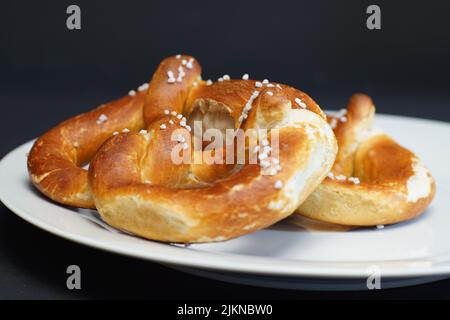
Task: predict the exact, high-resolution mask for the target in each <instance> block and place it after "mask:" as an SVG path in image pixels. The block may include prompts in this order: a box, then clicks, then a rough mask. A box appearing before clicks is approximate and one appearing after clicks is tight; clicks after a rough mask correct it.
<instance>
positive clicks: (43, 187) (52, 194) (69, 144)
mask: <svg viewBox="0 0 450 320" xmlns="http://www.w3.org/2000/svg"><path fill="white" fill-rule="evenodd" d="M144 97H145V92H140V91H139V92H137V93H135V94H134V95H128V96H125V97H122V98H120V99H118V100H115V101H113V102H110V103H107V104H104V105H101V106H100V107H98V108H97V109H95V110H93V111H90V112H87V113H83V114H81V115H78V116H76V117H73V118H71V119H69V120H67V121H64V122H62V123H61V124H59V125H58V126H56V127H55V128H53V129H51V130H50V131H48V132H47V133H45V134H44V135H42V136H41V137H40V138H39V139H38V140H37V141H36V142H35V144H34V145H33V148H32V149H31V151H30V154H29V156H28V171H29V174H30V177H31V180H32V182H33V184H34V185H35V186H36V187H37V188H38V189H39V190H40V191H41V192H42V193H43V194H44V195H46V196H47V197H49V198H50V199H52V200H54V201H56V202H59V203H62V204H66V205H71V206H75V207H82V208H94V202H93V199H92V195H91V192H90V189H89V185H88V180H87V171H86V170H84V169H83V168H81V166H82V165H84V164H86V163H88V162H89V161H90V160H91V158H92V157H93V155H94V154H95V152H96V151H97V149H98V148H99V147H100V145H101V144H102V143H103V142H104V141H105V140H106V139H107V138H109V137H110V136H111V134H112V133H113V132H114V131H121V130H123V129H125V128H127V129H128V130H138V129H140V128H142V127H143V126H144V123H143V117H142V108H143V102H144Z"/></svg>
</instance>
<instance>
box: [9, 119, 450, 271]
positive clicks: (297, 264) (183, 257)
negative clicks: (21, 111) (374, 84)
mask: <svg viewBox="0 0 450 320" xmlns="http://www.w3.org/2000/svg"><path fill="white" fill-rule="evenodd" d="M377 117H379V118H391V119H392V118H402V119H403V120H412V121H419V122H432V123H436V122H437V123H439V124H440V125H445V126H446V127H449V129H450V124H449V123H448V122H444V121H438V120H431V119H420V118H414V117H407V116H400V115H389V114H377ZM34 141H35V139H33V140H30V141H28V142H25V143H23V144H21V145H19V146H18V147H16V148H14V149H13V150H11V151H10V152H8V153H7V154H6V155H5V156H4V157H3V158H2V159H1V160H0V173H1V172H2V171H3V169H2V168H3V167H4V166H5V163H6V162H7V161H8V159H9V158H10V157H11V156H13V155H15V154H16V153H18V152H20V151H21V150H22V149H29V148H30V147H31V145H32V143H33V142H34ZM0 201H1V202H2V203H3V204H4V205H5V206H6V207H7V208H8V209H9V210H10V211H12V212H13V213H14V214H16V215H17V216H19V217H20V218H22V219H23V220H25V221H27V222H28V223H30V224H32V225H34V226H36V227H38V228H40V229H42V230H45V231H47V232H49V233H51V234H54V235H56V236H59V237H61V238H64V239H66V240H70V241H73V242H75V243H78V244H82V245H86V246H88V247H92V248H96V249H101V250H105V251H108V252H112V253H116V254H121V255H125V256H129V257H134V258H139V259H144V260H150V261H154V262H158V263H162V264H171V265H176V266H186V267H191V268H199V269H206V270H215V271H225V272H237V273H249V274H259V275H272V276H277V277H319V278H334V279H336V278H341V279H345V278H349V279H350V278H351V279H355V278H367V276H368V275H369V273H367V270H366V269H367V267H368V266H373V265H380V264H381V266H380V268H381V275H382V277H396V278H406V277H412V276H413V277H420V276H434V275H449V274H450V259H449V260H446V261H441V262H439V263H438V264H433V263H431V265H427V266H426V267H425V266H423V267H418V266H415V267H411V268H406V269H405V268H392V267H391V266H389V264H391V263H392V262H395V261H393V260H390V261H381V262H380V261H367V262H361V261H347V262H334V263H330V262H322V261H305V260H287V259H278V260H277V261H278V262H280V261H290V262H291V263H290V264H289V266H284V268H280V263H278V264H270V263H269V264H266V265H265V264H261V262H269V261H271V260H274V259H273V258H267V257H258V256H251V255H242V254H233V253H224V252H211V251H202V250H192V249H188V248H180V247H176V246H171V245H168V244H163V243H158V242H155V241H151V240H144V241H148V242H149V243H151V244H152V245H155V246H166V248H165V249H168V250H166V251H169V252H168V253H166V254H164V255H161V254H154V253H153V252H152V250H148V251H147V252H145V254H142V252H140V253H139V252H137V251H130V250H127V248H126V247H114V246H112V245H109V244H108V243H106V242H104V241H97V240H96V239H92V238H88V237H85V236H82V235H79V234H76V233H74V232H66V231H64V230H60V229H58V228H56V227H53V226H51V225H48V224H47V223H45V222H42V221H41V220H39V219H38V218H36V217H35V216H33V215H32V214H29V213H27V212H26V211H25V210H22V209H21V208H18V207H17V206H16V205H15V204H13V203H11V202H10V201H9V200H8V199H6V198H5V196H4V194H3V192H0ZM48 201H49V202H50V203H51V204H52V205H55V206H60V205H58V204H56V203H52V202H51V201H50V200H48ZM73 214H74V213H73ZM80 219H84V218H82V217H80ZM104 231H105V232H108V233H109V231H106V230H104ZM172 251H173V253H175V254H171V253H170V252H172ZM186 253H188V254H186ZM198 255H201V256H203V257H204V259H198V260H197V258H198V257H195V256H198ZM236 257H238V258H237V259H250V260H252V261H244V263H240V264H238V265H235V264H234V261H233V260H234V259H236ZM208 258H210V259H208ZM218 258H219V259H218ZM200 260H201V262H199V261H200ZM400 260H401V261H402V262H403V263H406V262H411V263H417V262H419V263H420V262H423V259H411V260H407V259H400ZM421 260H422V261H421ZM224 262H227V263H224ZM386 262H387V263H386ZM428 262H429V261H428ZM344 263H348V264H351V265H353V266H351V267H350V266H346V267H338V266H337V265H338V264H344ZM309 264H310V265H311V266H308V265H309ZM319 264H323V265H326V267H323V266H322V267H319V266H318V265H319Z"/></svg>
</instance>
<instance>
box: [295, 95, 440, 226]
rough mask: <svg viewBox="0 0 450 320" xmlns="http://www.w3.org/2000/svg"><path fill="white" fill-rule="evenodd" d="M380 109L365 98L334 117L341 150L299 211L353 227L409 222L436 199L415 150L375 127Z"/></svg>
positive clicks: (332, 121) (355, 99)
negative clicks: (323, 178) (376, 115)
mask: <svg viewBox="0 0 450 320" xmlns="http://www.w3.org/2000/svg"><path fill="white" fill-rule="evenodd" d="M374 113H375V107H374V105H373V102H372V100H371V99H370V98H369V97H368V96H366V95H364V94H355V95H353V96H352V97H351V98H350V101H349V104H348V107H347V110H343V112H342V113H341V114H340V115H338V116H337V117H331V116H330V117H329V118H328V122H329V123H330V125H331V126H332V127H333V128H334V132H335V134H336V138H337V141H338V146H339V151H338V154H337V157H336V161H335V163H334V165H333V168H332V170H331V171H330V173H329V174H328V177H327V178H326V179H325V180H324V181H323V182H322V184H321V185H320V186H319V187H318V188H317V189H316V190H315V191H314V192H313V193H312V194H311V195H310V196H309V197H308V199H306V200H305V202H304V203H302V205H301V206H300V207H299V208H298V209H297V212H298V213H300V214H301V215H304V216H306V217H309V218H312V219H316V220H319V221H324V222H329V223H335V224H340V225H349V226H374V225H384V224H392V223H397V222H400V221H404V220H408V219H411V218H414V217H416V216H417V215H419V214H420V213H422V212H423V211H424V210H425V209H426V208H427V206H428V205H429V204H430V202H431V200H432V199H433V197H434V194H435V182H434V179H433V177H432V176H431V174H430V172H429V171H428V170H427V169H426V168H425V166H424V165H423V164H422V162H421V161H420V160H419V158H418V157H417V156H416V155H415V154H414V153H412V152H411V151H409V150H407V149H405V148H404V147H402V146H400V145H399V144H398V143H396V142H395V141H394V140H393V139H392V138H390V137H389V136H387V135H386V134H384V133H383V132H381V131H379V130H376V129H374V128H373V127H372V122H373V118H374Z"/></svg>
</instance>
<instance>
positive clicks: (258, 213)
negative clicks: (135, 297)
mask: <svg viewBox="0 0 450 320" xmlns="http://www.w3.org/2000/svg"><path fill="white" fill-rule="evenodd" d="M175 66H176V65H175ZM193 67H194V66H193ZM173 69H174V65H173V64H162V65H161V68H158V70H157V72H156V73H155V75H154V77H153V79H152V82H151V83H150V89H149V91H148V95H147V98H146V106H145V112H144V114H145V118H146V119H151V120H148V121H149V122H148V127H147V130H146V131H142V132H140V133H136V132H130V133H123V134H119V135H117V136H115V137H112V138H111V139H109V140H108V141H106V143H105V144H104V145H103V146H102V147H101V148H100V149H99V151H98V152H97V154H96V155H95V157H94V159H93V161H92V163H91V166H90V168H89V181H90V185H91V189H92V193H93V197H94V200H95V205H96V208H97V209H98V211H99V213H100V214H101V216H102V218H103V219H104V220H105V221H106V222H108V223H109V224H111V225H112V226H115V227H117V228H120V229H123V230H127V231H129V232H132V233H135V234H137V235H140V236H143V237H145V238H149V239H154V240H159V241H170V242H210V241H222V240H226V239H230V238H233V237H237V236H240V235H243V234H247V233H249V232H252V231H255V230H258V229H261V228H264V227H266V226H269V225H271V224H273V223H275V222H276V221H278V220H280V219H283V218H285V217H286V216H288V215H290V214H291V213H292V212H293V211H294V210H295V209H296V208H297V207H298V205H299V204H300V203H301V202H302V201H303V200H304V199H305V198H306V197H307V196H308V195H309V194H310V193H311V192H312V191H313V190H314V188H316V187H317V185H318V184H319V183H320V182H321V181H322V180H323V178H324V177H325V175H326V173H327V172H328V170H329V169H330V168H331V165H332V163H333V162H334V158H335V154H336V152H337V145H336V141H335V138H334V134H333V132H332V130H331V129H330V127H329V125H328V124H327V123H326V121H325V116H324V115H323V113H322V111H321V110H320V108H319V107H318V106H317V105H316V104H315V102H314V101H313V100H312V99H310V98H309V97H308V96H307V95H306V94H304V93H302V92H300V91H298V90H295V89H293V88H290V87H288V86H284V85H279V84H274V83H268V82H267V81H264V83H262V82H259V81H254V80H225V81H222V82H217V83H214V84H212V85H208V84H207V83H206V82H204V81H194V82H192V85H191V86H192V87H191V88H189V87H188V88H187V90H186V87H185V86H181V87H178V86H179V84H177V83H174V82H173V81H168V80H169V79H170V76H169V77H168V74H171V73H170V72H169V71H172V73H174V71H173ZM191 80H192V79H191ZM161 92H163V93H164V94H159V93H161ZM168 97H169V98H168ZM194 121H202V122H201V125H200V126H201V127H202V128H203V129H208V128H216V129H220V130H221V131H223V130H225V129H227V128H228V129H230V128H243V129H268V130H270V129H277V130H278V131H277V133H278V137H279V142H280V143H279V152H278V154H279V161H277V162H273V163H268V162H267V161H266V160H265V158H266V156H267V152H270V148H267V147H269V146H267V141H264V140H263V141H262V145H261V146H258V147H259V148H260V149H263V150H264V152H266V153H264V152H261V153H260V155H261V154H265V156H258V158H259V161H258V163H256V164H251V163H249V162H248V161H246V162H245V163H244V164H242V165H231V166H230V165H227V166H226V168H225V170H220V169H223V167H221V165H202V164H190V163H188V164H181V165H180V164H174V163H173V161H172V159H171V151H172V150H174V148H177V146H179V145H183V149H184V150H186V152H187V153H188V154H189V155H192V153H195V152H200V153H204V152H205V151H204V150H194V151H192V149H191V147H192V145H191V143H192V141H191V140H190V133H191V130H192V128H193V126H194V125H196V123H195V122H194ZM190 124H191V125H192V126H191V125H190ZM175 132H177V133H178V134H180V132H181V134H182V136H183V137H188V138H187V139H182V140H181V141H180V140H174V139H173V136H174V134H175ZM273 132H274V131H270V132H269V135H268V138H267V140H271V138H273V136H272V135H271V133H272V134H273ZM256 150H257V149H256ZM267 150H269V151H267ZM254 151H255V150H250V152H254ZM267 163H268V164H267ZM217 166H218V167H219V169H218V168H217ZM267 166H268V167H270V169H274V168H275V171H269V173H268V174H265V173H264V170H263V169H268V168H266V167H267ZM211 168H213V170H211ZM217 172H219V173H217Z"/></svg>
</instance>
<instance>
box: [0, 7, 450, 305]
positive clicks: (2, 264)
mask: <svg viewBox="0 0 450 320" xmlns="http://www.w3.org/2000/svg"><path fill="white" fill-rule="evenodd" d="M70 4H77V5H79V6H80V7H81V20H82V29H81V30H76V31H71V30H68V29H67V28H66V18H67V14H66V8H67V6H68V5H70ZM369 4H378V5H379V6H380V7H381V13H382V29H381V30H375V31H371V30H368V29H367V28H366V18H367V14H366V13H365V12H366V8H367V6H368V5H369ZM449 12H450V2H448V1H447V2H445V1H323V0H320V1H317V0H316V1H289V2H288V1H244V0H241V1H220V2H219V1H212V0H209V1H114V2H113V1H79V0H72V1H65V0H62V1H61V0H59V1H20V0H18V1H5V0H2V1H1V2H0V108H1V113H0V119H1V126H0V137H2V138H1V140H0V141H1V145H0V157H3V156H4V155H5V154H6V153H7V152H9V151H10V150H11V149H13V148H14V147H16V146H17V145H19V144H21V143H24V142H26V141H28V140H30V139H32V138H34V137H36V136H38V135H40V134H42V133H43V132H44V131H45V130H47V129H49V128H50V127H51V126H53V125H54V124H56V123H58V122H59V121H61V120H64V119H66V118H67V117H69V116H72V115H75V114H77V113H80V112H83V111H87V110H90V109H92V108H93V107H95V106H96V105H98V104H100V103H103V102H106V101H109V100H112V99H114V98H117V97H119V96H121V95H123V94H126V93H127V92H128V90H130V89H132V88H136V87H137V86H139V85H140V84H141V83H143V82H146V81H148V79H149V78H150V77H151V75H152V72H153V70H154V69H155V68H156V66H157V64H158V62H159V61H160V60H161V59H162V58H163V57H165V56H168V55H173V54H177V53H186V54H191V55H193V56H195V57H196V58H197V59H198V60H199V61H200V63H201V64H202V66H203V78H204V79H208V78H212V79H214V80H215V79H217V78H218V77H220V76H222V75H223V74H225V73H226V74H229V75H231V77H234V78H236V77H240V76H241V75H242V74H243V73H249V74H250V75H251V77H252V78H260V79H262V78H268V79H270V80H273V81H277V82H283V83H286V84H289V85H292V86H295V87H298V88H299V89H301V90H303V91H305V92H307V93H309V94H310V95H311V96H312V97H313V98H314V99H315V100H316V101H317V102H318V103H319V104H320V105H321V106H322V107H323V108H324V109H336V108H341V107H343V106H344V105H345V102H346V100H347V99H348V97H349V95H350V94H351V93H353V92H356V91H363V92H366V93H368V94H370V95H371V96H372V97H373V99H374V100H375V103H376V104H377V108H378V111H379V112H383V113H393V114H403V115H407V116H415V117H422V118H431V119H437V120H443V121H450V109H449V104H450V91H449V84H450V81H449V77H450V62H449V61H450V60H449V57H450V41H449V39H450V19H449V18H448V14H449ZM0 178H1V177H0ZM69 264H78V265H80V266H81V268H82V271H83V290H81V292H71V291H68V290H67V289H65V280H66V274H65V268H66V267H67V265H69ZM108 297H109V298H127V297H130V298H162V299H166V298H167V299H168V298H178V299H188V298H189V299H193V298H268V299H270V298H358V297H367V298H383V297H384V298H405V297H412V298H433V297H434V298H450V281H443V282H439V283H436V284H431V285H424V286H417V287H413V288H406V289H395V290H386V291H383V292H365V293H308V292H295V291H282V290H271V289H261V288H253V287H248V286H238V285H231V284H224V283H221V282H216V281H212V280H205V279H201V278H197V277H194V276H188V275H185V274H182V273H179V272H176V271H172V270H170V269H167V268H165V267H162V266H159V265H157V264H154V263H150V262H144V261H138V260H134V259H130V258H125V257H120V256H116V255H112V254H109V253H104V252H99V251H96V250H93V249H89V248H86V247H83V246H79V245H77V244H73V243H70V242H68V241H66V240H62V239H59V238H56V237H54V236H52V235H49V234H47V233H45V232H43V231H41V230H38V229H37V228H35V227H33V226H31V225H28V224H27V223H25V222H24V221H22V220H20V219H19V218H17V217H16V216H15V215H13V213H11V212H10V211H9V210H7V209H6V208H5V207H4V206H3V205H2V204H1V205H0V298H108Z"/></svg>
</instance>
